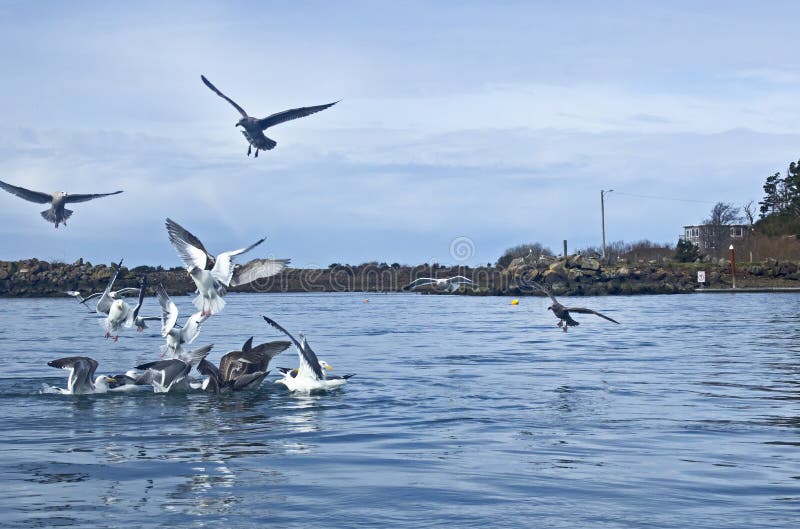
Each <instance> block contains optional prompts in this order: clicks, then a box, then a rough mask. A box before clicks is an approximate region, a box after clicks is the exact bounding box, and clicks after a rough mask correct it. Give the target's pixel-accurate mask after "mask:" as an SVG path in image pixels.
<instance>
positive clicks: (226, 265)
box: [211, 238, 266, 287]
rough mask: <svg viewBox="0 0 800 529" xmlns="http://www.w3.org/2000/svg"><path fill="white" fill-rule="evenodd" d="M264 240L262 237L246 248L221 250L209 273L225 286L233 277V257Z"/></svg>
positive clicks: (228, 284)
mask: <svg viewBox="0 0 800 529" xmlns="http://www.w3.org/2000/svg"><path fill="white" fill-rule="evenodd" d="M265 240H266V238H262V239H260V240H258V241H256V242H254V243H253V244H251V245H250V246H248V247H247V248H239V249H238V250H232V251H230V252H222V253H221V254H219V255H218V256H217V262H216V263H214V268H212V269H211V275H213V276H214V279H216V280H217V281H219V282H220V283H222V284H224V285H225V286H226V287H227V286H230V283H231V279H233V259H234V257H236V256H237V255H242V254H243V253H247V252H249V251H250V250H252V249H253V248H255V247H256V246H258V245H259V244H261V243H262V242H264V241H265Z"/></svg>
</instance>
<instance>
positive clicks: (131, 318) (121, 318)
mask: <svg viewBox="0 0 800 529" xmlns="http://www.w3.org/2000/svg"><path fill="white" fill-rule="evenodd" d="M121 264H122V261H120V265H121ZM119 268H120V266H119V265H117V266H116V267H115V270H114V273H112V274H111V279H110V280H109V281H108V286H106V289H105V291H104V292H103V295H102V296H100V300H99V301H98V302H97V308H96V311H97V313H98V314H100V315H105V316H106V317H105V318H103V319H102V320H101V321H100V326H101V327H103V328H104V329H105V331H106V333H105V338H106V339H108V338H109V337H110V336H111V333H112V332H113V333H114V341H115V342H116V341H117V340H119V329H120V328H121V327H122V326H123V325H124V326H125V327H133V325H134V324H136V327H137V330H140V331H141V330H144V328H145V327H146V325H145V324H144V321H142V320H143V318H142V319H140V318H139V310H141V308H142V303H144V294H145V290H146V287H147V285H146V282H145V279H142V282H141V285H140V286H139V300H138V303H137V304H136V306H135V307H133V308H131V307H130V305H128V304H127V303H125V301H124V300H122V299H114V298H112V297H111V287H112V286H114V281H115V280H116V279H117V274H118V273H119Z"/></svg>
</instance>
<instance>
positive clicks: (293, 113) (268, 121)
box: [258, 101, 339, 130]
mask: <svg viewBox="0 0 800 529" xmlns="http://www.w3.org/2000/svg"><path fill="white" fill-rule="evenodd" d="M338 102H339V101H334V102H333V103H328V104H327V105H317V106H313V107H300V108H291V109H289V110H284V111H283V112H277V113H275V114H272V115H271V116H267V117H265V118H262V119H259V120H258V125H259V126H260V127H261V130H264V129H267V128H269V127H272V126H274V125H278V124H279V123H284V122H286V121H291V120H293V119H298V118H304V117H306V116H310V115H311V114H316V113H317V112H319V111H321V110H325V109H326V108H330V107H332V106H333V105H335V104H336V103H338Z"/></svg>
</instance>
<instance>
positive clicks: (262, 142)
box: [200, 75, 339, 158]
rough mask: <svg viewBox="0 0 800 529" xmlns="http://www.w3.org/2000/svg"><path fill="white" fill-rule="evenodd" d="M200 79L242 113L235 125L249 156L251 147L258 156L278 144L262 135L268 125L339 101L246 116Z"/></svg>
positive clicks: (217, 92)
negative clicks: (262, 114) (242, 135)
mask: <svg viewBox="0 0 800 529" xmlns="http://www.w3.org/2000/svg"><path fill="white" fill-rule="evenodd" d="M200 79H202V80H203V83H204V84H205V85H206V86H207V87H208V88H210V89H211V91H213V92H214V93H215V94H217V95H218V96H219V97H221V98H222V99H224V100H225V101H227V102H228V103H230V104H231V105H232V106H233V108H235V109H236V110H238V111H239V114H241V115H242V119H240V120H239V121H238V122H236V126H237V127H242V129H243V130H242V134H244V137H245V138H246V139H247V142H248V143H249V144H250V145H248V147H247V155H248V156H250V153H251V152H252V148H253V147H255V149H256V154H255V157H256V158H258V151H259V150H262V151H269V150H271V149H274V148H275V146H276V145H277V144H278V143H277V142H276V141H274V140H272V139H270V138H267V137H266V136H265V135H264V131H265V130H267V129H268V128H269V127H273V126H275V125H279V124H281V123H285V122H287V121H291V120H293V119H298V118H303V117H306V116H310V115H311V114H316V113H317V112H319V111H321V110H325V109H326V108H330V107H332V106H333V105H335V104H336V103H338V102H339V101H334V102H333V103H328V104H327V105H317V106H313V107H299V108H291V109H289V110H284V111H283V112H277V113H275V114H272V115H271V116H267V117H265V118H262V119H259V118H254V117H252V116H248V115H247V112H245V110H244V109H243V108H242V107H240V106H239V105H238V104H237V103H236V101H234V100H233V99H231V98H230V97H228V96H226V95H225V94H223V93H222V92H220V90H219V89H218V88H217V87H216V86H214V85H213V84H211V81H209V80H208V79H206V77H205V75H201V76H200Z"/></svg>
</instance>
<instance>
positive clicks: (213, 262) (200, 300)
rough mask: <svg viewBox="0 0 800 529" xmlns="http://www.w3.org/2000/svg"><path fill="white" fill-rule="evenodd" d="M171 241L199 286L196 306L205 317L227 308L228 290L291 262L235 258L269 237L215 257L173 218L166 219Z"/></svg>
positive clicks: (272, 273)
mask: <svg viewBox="0 0 800 529" xmlns="http://www.w3.org/2000/svg"><path fill="white" fill-rule="evenodd" d="M166 226H167V233H168V234H169V241H170V242H171V243H172V246H173V247H174V248H175V250H176V251H177V252H178V255H179V256H180V258H181V260H182V261H183V263H184V264H185V265H186V269H187V271H188V273H189V275H190V276H192V280H194V283H195V285H197V292H198V294H199V295H198V296H197V297H195V299H194V301H193V303H194V306H195V307H197V308H198V309H200V310H201V312H202V315H203V316H210V315H211V314H217V313H219V312H220V311H222V309H223V308H224V307H225V300H224V299H222V297H223V296H224V295H225V292H226V289H227V288H228V287H229V286H231V287H232V286H238V285H244V284H247V283H251V282H253V281H256V280H258V279H263V278H267V277H270V276H273V275H275V274H277V273H279V272H280V271H281V270H283V269H284V268H286V266H287V265H288V264H289V259H254V260H253V261H250V262H249V263H247V264H244V265H236V264H234V263H233V259H234V258H236V257H237V256H239V255H242V254H244V253H247V252H249V251H250V250H252V249H253V248H255V247H256V246H258V245H259V244H261V243H262V242H264V241H265V240H266V238H262V239H259V240H258V241H256V242H255V243H253V244H251V245H250V246H247V247H246V248H240V249H238V250H232V251H230V252H222V253H220V254H218V255H217V256H213V255H211V254H210V253H208V251H207V250H206V249H205V247H204V246H203V243H202V242H200V239H198V238H197V237H195V236H194V235H193V234H192V233H190V232H189V231H188V230H187V229H185V228H184V227H183V226H181V225H180V224H178V223H177V222H175V221H174V220H172V219H167V220H166Z"/></svg>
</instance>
